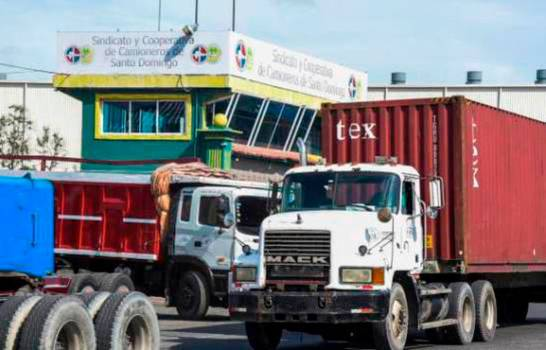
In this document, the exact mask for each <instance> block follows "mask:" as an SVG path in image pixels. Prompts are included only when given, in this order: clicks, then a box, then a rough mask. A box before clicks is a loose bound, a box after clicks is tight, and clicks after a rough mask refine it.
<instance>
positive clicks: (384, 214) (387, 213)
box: [377, 208, 392, 223]
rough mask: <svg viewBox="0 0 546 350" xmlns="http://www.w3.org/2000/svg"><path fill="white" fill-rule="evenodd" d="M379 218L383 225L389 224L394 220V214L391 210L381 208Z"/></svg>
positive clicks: (378, 213)
mask: <svg viewBox="0 0 546 350" xmlns="http://www.w3.org/2000/svg"><path fill="white" fill-rule="evenodd" d="M377 218H378V219H379V221H381V222H383V223H387V222H389V221H391V219H392V212H391V210H390V209H389V208H381V209H379V211H378V212H377Z"/></svg>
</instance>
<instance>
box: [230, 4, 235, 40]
mask: <svg viewBox="0 0 546 350" xmlns="http://www.w3.org/2000/svg"><path fill="white" fill-rule="evenodd" d="M231 30H232V31H233V32H234V31H235V0H233V3H232V5H231Z"/></svg>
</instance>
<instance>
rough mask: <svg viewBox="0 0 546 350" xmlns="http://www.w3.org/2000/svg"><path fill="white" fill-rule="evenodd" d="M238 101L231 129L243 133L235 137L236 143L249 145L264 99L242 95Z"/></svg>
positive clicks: (230, 125) (230, 124) (231, 120)
mask: <svg viewBox="0 0 546 350" xmlns="http://www.w3.org/2000/svg"><path fill="white" fill-rule="evenodd" d="M238 100H239V101H238V102H237V105H236V106H235V108H234V109H233V113H232V116H231V119H230V123H229V127H230V128H232V129H235V130H239V131H241V132H242V134H239V135H237V136H236V137H235V142H239V143H247V141H248V139H249V137H250V133H251V131H252V128H253V126H254V123H255V122H256V120H257V118H258V114H259V113H260V112H261V110H262V105H263V104H264V99H261V98H257V97H252V96H245V95H241V97H240V98H239V99H238Z"/></svg>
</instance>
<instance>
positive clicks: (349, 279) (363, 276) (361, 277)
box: [340, 267, 372, 284]
mask: <svg viewBox="0 0 546 350" xmlns="http://www.w3.org/2000/svg"><path fill="white" fill-rule="evenodd" d="M340 276H341V283H350V284H368V283H372V269H362V268H353V267H342V268H341V269H340Z"/></svg>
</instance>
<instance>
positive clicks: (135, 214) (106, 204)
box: [52, 175, 161, 260]
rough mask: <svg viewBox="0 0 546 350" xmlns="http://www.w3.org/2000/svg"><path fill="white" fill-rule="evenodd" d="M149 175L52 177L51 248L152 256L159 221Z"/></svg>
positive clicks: (157, 249) (157, 248)
mask: <svg viewBox="0 0 546 350" xmlns="http://www.w3.org/2000/svg"><path fill="white" fill-rule="evenodd" d="M148 178H149V176H130V175H127V176H125V175H122V176H115V175H103V176H102V177H101V176H96V175H95V176H90V177H88V178H85V177H81V176H80V177H79V178H77V179H71V178H70V176H66V178H65V179H52V181H53V183H54V185H55V252H56V253H58V254H69V255H88V256H99V257H112V258H124V259H144V260H158V259H159V258H160V250H161V249H160V246H161V243H160V225H159V220H158V216H157V213H156V210H155V206H154V199H153V197H152V194H151V192H150V183H149V180H148Z"/></svg>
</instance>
